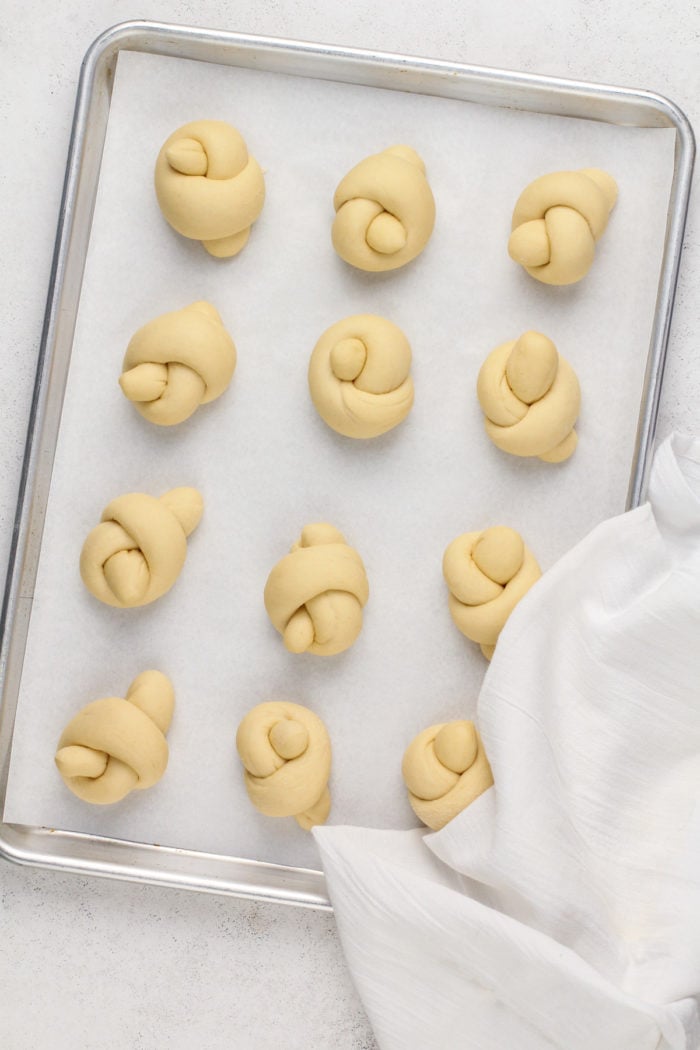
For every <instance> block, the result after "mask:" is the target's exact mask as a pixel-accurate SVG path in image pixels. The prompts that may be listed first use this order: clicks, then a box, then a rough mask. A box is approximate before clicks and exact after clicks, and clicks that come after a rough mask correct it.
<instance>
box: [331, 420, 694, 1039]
mask: <svg viewBox="0 0 700 1050" xmlns="http://www.w3.org/2000/svg"><path fill="white" fill-rule="evenodd" d="M648 500H649V501H648V503H646V504H645V505H644V506H642V507H640V508H638V509H637V510H634V511H631V512H629V513H627V514H624V515H622V516H620V517H617V518H614V519H612V520H610V521H607V522H604V523H603V524H602V525H600V526H599V527H598V528H596V529H595V530H594V531H593V532H592V533H591V534H590V535H589V536H588V537H586V539H584V540H583V541H582V542H581V543H579V544H578V545H577V546H576V547H575V548H574V549H573V550H572V551H570V552H569V553H568V554H567V555H566V556H565V557H564V558H562V559H561V561H560V562H558V563H557V565H555V566H554V568H553V569H551V570H550V571H549V572H547V573H545V575H544V576H543V577H542V579H541V580H540V581H539V582H538V583H537V584H536V585H535V587H533V588H532V590H531V591H530V592H529V593H528V594H527V595H526V597H525V598H524V599H523V600H522V602H521V603H520V604H519V605H518V607H517V608H516V610H515V612H514V613H513V614H512V616H511V617H510V620H509V621H508V624H507V625H506V627H505V629H504V631H503V633H502V634H501V638H500V640H499V644H498V647H497V649H496V654H495V656H494V659H493V661H492V663H491V666H490V667H489V669H488V671H487V674H486V677H485V679H484V684H483V687H482V690H481V694H480V696H479V701H478V710H477V721H478V724H479V728H480V731H481V735H482V738H483V741H484V746H485V749H486V752H487V754H488V756H489V759H490V762H491V766H492V769H493V774H494V781H495V783H494V787H493V788H491V789H490V790H489V791H488V792H486V794H484V795H482V796H481V797H480V798H479V799H477V800H476V802H474V803H473V804H472V805H471V806H470V807H468V808H467V809H466V810H465V811H464V812H463V813H461V814H459V816H457V817H456V818H455V819H454V820H452V821H451V822H450V823H449V824H447V825H446V827H445V828H443V829H442V831H439V832H436V833H426V832H423V831H418V830H416V831H412V832H401V831H377V830H366V829H362V828H349V827H324V828H317V829H315V831H314V833H315V836H316V840H317V842H318V845H319V848H320V850H321V856H322V860H323V865H324V869H325V873H326V877H327V881H328V887H329V893H330V896H331V900H332V902H333V905H334V908H335V913H336V917H337V922H338V928H339V931H340V936H341V939H342V942H343V947H344V950H345V954H346V957H347V960H348V964H349V966H350V970H351V972H352V974H353V977H354V979H355V982H356V985H357V987H358V990H359V992H360V995H361V997H362V999H363V1001H364V1003H365V1006H366V1009H367V1013H368V1016H369V1018H370V1021H371V1023H372V1025H373V1027H374V1030H375V1033H376V1036H377V1039H378V1042H379V1045H380V1047H382V1050H399V1048H401V1050H433V1048H435V1050H437V1048H447V1047H450V1048H458V1047H459V1048H464V1050H487V1048H488V1050H545V1048H546V1050H554V1048H556V1050H697V1048H698V1047H700V1020H699V1016H700V1010H699V1003H700V441H698V440H693V439H690V438H684V437H679V436H674V437H672V438H669V439H668V440H667V441H666V442H664V443H663V444H662V445H661V446H660V447H659V449H658V451H657V453H656V456H655V460H654V466H653V470H652V476H651V481H650V486H649V494H648ZM429 722H430V718H429V713H426V724H428V723H429ZM399 762H400V756H397V775H400V774H399Z"/></svg>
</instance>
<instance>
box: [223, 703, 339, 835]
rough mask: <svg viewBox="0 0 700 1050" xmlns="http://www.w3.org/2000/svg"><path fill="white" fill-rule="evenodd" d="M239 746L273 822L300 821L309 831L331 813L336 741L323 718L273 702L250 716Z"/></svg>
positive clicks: (256, 798)
mask: <svg viewBox="0 0 700 1050" xmlns="http://www.w3.org/2000/svg"><path fill="white" fill-rule="evenodd" d="M236 747H237V748H238V754H239V755H240V758H241V762H242V763H243V765H244V767H245V772H244V774H243V776H244V779H245V786H246V789H247V791H248V795H249V797H250V801H251V802H252V803H253V805H254V806H255V808H256V809H259V810H260V812H261V813H264V814H265V815H266V816H268V817H295V818H296V821H297V823H298V824H300V825H301V827H302V828H304V829H305V830H306V831H308V830H309V829H310V828H312V827H313V826H314V824H324V823H325V822H326V819H327V818H328V814H329V813H330V809H331V796H330V794H329V792H328V778H329V777H330V773H331V742H330V739H329V737H328V732H327V730H326V727H325V726H324V724H323V722H322V721H321V719H320V718H319V717H318V716H317V715H315V714H314V713H313V711H309V709H308V708H307V707H302V706H301V705H300V704H291V703H287V702H284V701H271V702H269V703H266V704H258V706H257V707H254V708H253V709H252V711H249V712H248V714H247V715H246V716H245V718H244V719H243V721H242V722H241V724H240V725H239V727H238V732H237V734H236Z"/></svg>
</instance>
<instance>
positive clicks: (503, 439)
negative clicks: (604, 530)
mask: <svg viewBox="0 0 700 1050" xmlns="http://www.w3.org/2000/svg"><path fill="white" fill-rule="evenodd" d="M476 392H477V395H478V398H479V403H480V405H481V407H482V409H483V411H484V415H485V417H486V418H485V420H484V426H485V427H486V433H487V434H488V436H489V437H490V438H491V440H492V441H493V443H494V445H497V446H498V448H500V449H503V451H504V452H510V453H512V455H514V456H539V458H540V459H544V460H546V462H548V463H561V462H562V461H563V460H565V459H568V458H569V456H570V455H571V454H572V452H573V451H574V449H575V448H576V441H577V437H576V431H575V430H574V423H575V422H576V419H577V417H578V413H579V408H580V405H581V390H580V387H579V384H578V379H577V378H576V373H575V372H574V370H573V368H572V367H571V365H570V364H569V363H568V361H565V360H564V358H563V357H561V356H560V354H558V353H557V348H556V346H555V345H554V343H553V342H552V340H551V339H548V338H547V336H546V335H542V333H541V332H524V333H523V334H522V335H521V336H520V338H519V339H513V340H511V341H510V342H509V343H503V344H502V345H501V346H499V347H496V349H495V350H492V351H491V353H490V354H489V356H488V357H487V358H486V360H485V361H484V363H483V365H482V366H481V371H480V372H479V378H478V379H477V383H476Z"/></svg>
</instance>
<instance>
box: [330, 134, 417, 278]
mask: <svg viewBox="0 0 700 1050" xmlns="http://www.w3.org/2000/svg"><path fill="white" fill-rule="evenodd" d="M333 206H334V208H335V210H336V213H337V214H336V217H335V221H334V222H333V231H332V238H333V246H334V248H335V250H336V251H337V253H338V255H339V256H340V257H341V259H344V260H345V262H348V263H351V265H352V266H356V267H357V268H358V269H360V270H371V271H379V270H395V269H397V268H398V267H399V266H405V264H406V263H408V262H410V261H411V259H415V257H416V256H417V255H420V253H421V252H422V251H423V249H424V248H425V246H426V244H427V243H428V240H429V238H430V234H431V233H432V232H433V226H434V225H435V201H434V199H433V194H432V191H431V189H430V186H429V185H428V180H427V179H426V177H425V164H424V163H423V161H422V160H421V158H420V157H419V156H418V154H417V153H416V151H415V150H413V149H411V147H410V146H391V147H390V148H389V149H386V150H384V152H383V153H377V154H375V155H374V156H372V157H366V158H365V159H364V160H363V161H360V163H359V164H358V165H356V167H354V168H353V169H352V170H351V171H349V172H348V174H347V175H346V176H345V178H344V179H342V181H341V182H340V184H339V186H338V188H337V190H336V191H335V196H334V197H333Z"/></svg>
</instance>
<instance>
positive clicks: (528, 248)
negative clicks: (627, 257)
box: [508, 168, 617, 284]
mask: <svg viewBox="0 0 700 1050" xmlns="http://www.w3.org/2000/svg"><path fill="white" fill-rule="evenodd" d="M616 200H617V183H616V182H615V180H614V179H613V177H612V175H608V173H607V172H605V171H600V170H599V169H598V168H584V169H583V170H582V171H557V172H553V173H552V174H550V175H542V176H541V177H540V178H539V179H535V181H534V182H531V183H530V185H529V186H527V187H526V188H525V189H524V190H523V192H522V193H521V194H520V197H519V198H518V200H517V203H516V205H515V210H514V211H513V222H512V227H511V229H512V231H513V232H512V233H511V235H510V240H509V241H508V254H509V255H510V257H511V259H514V260H515V262H517V263H520V265H521V266H523V267H524V268H525V269H526V270H527V272H528V273H529V274H530V275H531V276H532V277H535V278H536V279H537V280H538V281H543V282H544V284H573V283H574V282H575V281H580V280H581V278H582V277H585V276H586V274H587V273H588V271H589V269H590V268H591V263H592V262H593V256H594V255H595V242H596V241H597V240H598V239H599V238H600V237H601V236H602V234H603V231H604V230H605V227H606V226H607V224H608V216H609V215H610V212H611V211H612V209H613V208H614V206H615V201H616Z"/></svg>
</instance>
